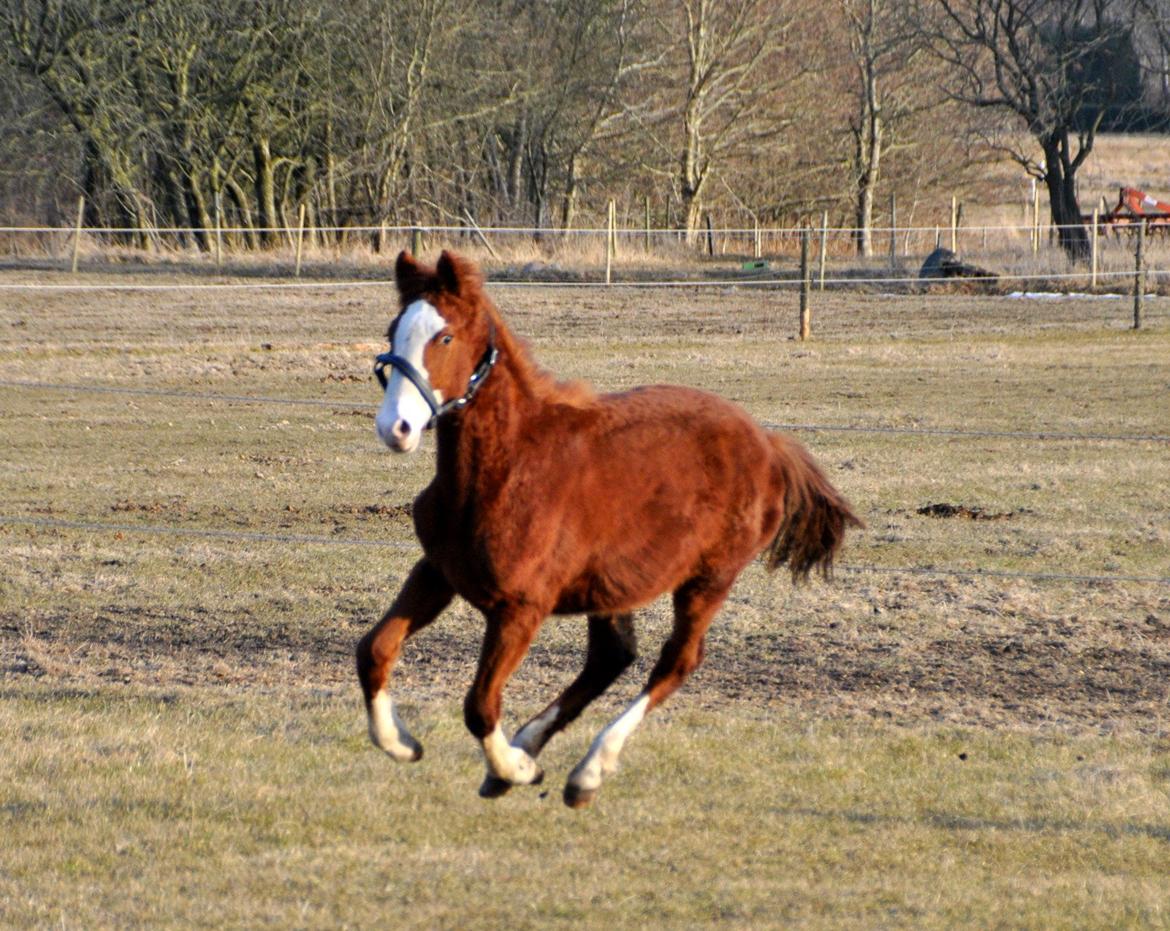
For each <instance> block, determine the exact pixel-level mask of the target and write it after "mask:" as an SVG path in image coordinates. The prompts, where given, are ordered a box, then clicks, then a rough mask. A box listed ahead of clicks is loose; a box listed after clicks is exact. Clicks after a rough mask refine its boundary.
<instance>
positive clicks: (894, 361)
mask: <svg viewBox="0 0 1170 931" xmlns="http://www.w3.org/2000/svg"><path fill="white" fill-rule="evenodd" d="M38 278H39V279H40V280H42V281H47V282H50V283H52V282H58V283H59V282H60V279H49V278H47V277H45V276H43V275H36V274H33V273H31V272H27V271H25V272H9V273H6V274H5V275H3V276H2V277H0V284H13V283H17V282H26V281H33V280H36V279H38ZM79 280H80V282H81V283H87V284H105V285H125V284H127V283H130V282H131V281H137V282H139V283H147V284H151V285H156V286H157V285H170V284H176V283H177V284H183V283H188V284H194V283H206V279H204V278H202V277H200V278H198V279H195V278H192V279H179V278H176V277H175V276H174V275H173V274H172V273H169V272H165V271H159V272H157V273H155V274H151V275H149V276H145V277H139V278H137V279H129V278H127V277H125V276H118V275H108V276H107V275H101V274H90V275H86V276H82V277H81V279H79ZM493 293H494V294H495V296H496V298H497V302H498V303H499V305H500V306H501V308H502V309H503V310H504V312H505V314H506V316H507V318H508V319H509V320H510V321H511V322H512V324H513V326H514V327H515V329H516V330H517V331H519V332H520V333H521V334H522V335H524V336H526V337H527V338H528V339H529V340H530V342H531V344H532V346H533V349H534V351H535V352H536V354H537V356H538V357H539V358H540V359H541V360H542V361H543V362H544V364H546V365H547V366H548V367H549V368H551V369H553V370H554V371H556V372H558V373H559V374H561V375H563V376H565V377H574V378H586V379H588V380H590V381H592V382H593V383H594V384H596V385H597V386H598V387H600V388H602V389H605V390H618V389H621V388H624V387H627V386H630V385H635V384H640V383H644V382H653V381H671V382H683V383H688V384H693V385H697V386H700V387H705V388H709V389H711V390H714V391H717V392H719V393H721V394H724V395H726V396H728V397H731V398H733V399H735V400H737V401H739V402H740V403H742V404H743V405H744V406H745V407H746V408H747V409H748V410H750V411H751V412H752V413H753V414H755V415H756V416H757V417H759V418H760V419H761V420H764V421H766V422H769V423H772V424H790V425H799V426H800V427H801V429H800V430H799V436H800V437H801V439H802V440H803V441H804V442H806V443H807V444H808V446H809V447H810V448H811V449H812V450H813V452H814V453H815V454H816V456H817V457H818V458H819V459H820V461H821V462H822V463H823V464H824V465H825V467H826V469H827V471H828V472H829V473H830V475H831V476H832V478H833V480H834V481H835V482H836V484H837V485H838V486H839V487H840V488H841V489H842V490H843V491H844V492H845V493H846V494H847V495H848V496H849V497H850V499H851V500H852V501H853V502H854V503H855V505H856V506H857V508H858V510H859V511H860V512H861V513H862V514H863V515H864V516H865V518H866V519H867V521H868V523H869V529H868V530H867V531H865V532H863V533H859V534H855V535H853V536H852V537H851V538H850V541H849V544H848V547H847V550H846V552H845V554H844V556H843V562H844V564H845V565H844V566H843V568H842V569H841V571H840V572H839V573H838V575H837V578H836V579H835V580H834V581H833V582H832V583H830V584H823V583H816V584H812V585H809V586H807V587H803V588H799V589H793V588H792V587H791V586H790V585H789V584H788V582H787V580H786V579H785V578H782V577H770V576H767V575H766V574H765V573H764V572H763V571H762V570H761V569H760V568H759V567H752V568H751V569H749V570H748V571H747V572H746V573H745V574H744V576H743V578H742V579H741V581H740V583H739V585H738V586H737V588H736V589H735V591H734V593H733V595H732V598H731V599H730V601H729V603H728V606H727V608H726V609H725V611H724V612H723V615H722V617H721V618H720V620H719V621H718V622H717V624H716V626H715V628H714V629H713V631H712V635H711V638H710V649H709V653H708V656H709V659H708V662H707V664H706V665H705V666H704V667H703V668H702V669H701V670H700V671H699V673H697V674H696V676H695V677H694V678H693V680H692V682H691V683H690V685H689V687H688V688H687V689H686V690H684V692H683V693H682V694H680V695H679V696H678V697H677V699H676V700H674V701H672V703H671V704H670V705H669V706H668V707H667V709H665V710H664V712H663V713H662V714H660V715H657V716H655V717H653V718H652V719H651V720H650V721H649V722H648V723H647V726H646V728H645V730H644V731H641V732H639V734H638V735H637V737H636V738H634V740H633V741H632V743H631V745H630V747H629V748H628V750H627V753H626V756H625V762H624V769H623V772H622V773H621V774H620V775H618V776H617V777H615V778H614V779H613V780H611V781H610V782H609V783H608V784H607V786H606V788H605V790H604V792H603V794H602V796H601V799H600V800H599V803H598V805H597V807H596V808H595V809H594V810H592V811H590V812H588V813H584V814H582V813H572V812H569V811H565V810H562V807H561V805H560V803H559V801H558V796H559V782H560V780H562V779H563V778H564V776H565V774H566V773H567V771H568V769H569V768H570V767H571V765H572V763H573V762H574V761H575V759H576V758H577V757H579V756H580V755H581V753H582V752H583V751H584V749H585V746H586V745H587V743H588V740H589V739H590V737H591V736H592V734H593V733H594V732H595V731H596V729H597V728H598V727H599V726H600V725H601V723H602V722H603V721H604V719H605V717H606V716H607V715H608V714H610V713H611V712H612V710H613V708H614V707H616V705H617V704H618V703H619V702H622V701H624V700H625V699H628V698H629V697H630V696H631V695H632V694H634V693H635V692H636V691H637V689H638V687H639V684H640V682H641V681H642V680H643V679H644V677H645V675H646V674H647V672H648V668H649V665H650V663H652V661H653V656H654V654H655V652H656V650H657V645H658V641H659V639H660V637H661V635H662V634H663V632H664V631H665V628H666V624H667V616H666V613H665V605H662V604H656V605H654V606H652V607H651V608H650V609H648V610H647V611H646V612H645V613H644V616H643V617H642V619H641V622H640V627H639V634H640V637H641V640H642V643H643V656H642V658H641V660H640V661H639V664H638V665H637V666H636V667H635V668H634V669H633V670H632V671H631V672H630V673H628V674H627V675H626V677H624V678H623V679H622V680H621V681H620V682H619V684H618V685H617V686H616V687H615V689H614V694H613V696H612V697H610V698H607V699H606V700H605V701H602V702H600V703H599V705H598V708H597V710H596V711H595V712H594V713H592V714H590V715H589V716H587V718H586V719H584V720H583V721H582V722H581V723H579V724H578V725H577V726H576V727H575V728H574V729H572V730H571V731H570V732H569V733H568V734H567V735H565V736H564V737H562V738H559V739H558V741H557V742H555V743H554V744H553V745H552V747H550V749H549V751H548V753H547V755H546V757H547V769H548V770H549V778H550V780H551V781H552V785H551V786H548V787H546V789H548V794H547V796H546V795H545V794H544V791H543V790H529V791H524V792H514V793H512V794H511V795H509V796H508V797H507V798H506V799H504V800H502V801H501V802H498V803H494V804H489V803H485V802H481V801H480V800H479V799H477V798H476V797H475V787H476V786H477V785H478V778H479V769H480V767H481V763H480V761H479V759H478V753H477V751H476V749H475V747H474V745H473V743H472V741H471V740H470V738H468V737H467V736H466V735H465V734H464V733H463V732H462V727H461V724H460V723H459V720H458V708H459V703H460V698H461V696H462V692H463V690H464V689H465V688H466V686H467V684H468V683H469V681H470V676H471V670H472V668H473V664H474V662H475V658H476V653H477V643H478V638H479V633H480V628H479V623H478V620H477V619H476V617H474V616H473V614H472V613H471V612H470V611H468V610H467V609H466V608H465V607H462V606H455V607H454V608H452V610H451V611H450V612H449V614H448V615H447V616H446V617H445V618H444V619H443V620H441V621H440V623H439V624H437V625H436V626H435V627H434V628H433V629H431V630H429V631H428V632H427V633H425V634H424V635H422V636H420V638H418V640H417V641H414V642H412V643H411V645H410V646H409V647H408V649H407V651H406V654H405V656H404V659H403V662H402V664H401V666H400V668H399V670H398V672H397V673H396V688H397V690H398V693H399V694H400V696H401V697H402V699H403V701H404V704H405V712H404V713H405V714H406V715H407V717H408V718H409V720H410V721H411V722H412V723H413V724H414V725H415V726H416V729H417V732H418V733H419V735H420V737H421V738H422V739H423V741H424V743H426V744H427V745H428V754H427V757H426V758H425V760H424V761H423V762H422V763H421V764H419V765H418V766H417V767H409V768H403V767H395V766H393V765H392V764H390V763H389V762H388V761H387V760H385V759H384V758H382V757H381V756H380V755H379V754H378V753H377V752H376V751H374V750H373V749H372V748H369V747H368V745H367V744H366V741H365V737H364V721H363V714H362V711H361V708H360V701H359V696H358V692H357V688H356V684H355V681H354V676H353V674H352V671H351V662H352V661H351V655H352V645H353V643H354V641H355V640H356V638H357V637H358V636H360V634H361V633H362V632H364V630H365V629H366V628H367V626H368V625H369V624H370V623H371V621H372V620H373V619H374V618H375V617H376V615H377V614H378V612H379V611H380V610H382V609H383V608H384V607H385V605H386V604H387V602H388V600H389V598H390V597H391V596H392V594H393V592H394V590H395V588H396V586H397V585H398V583H399V582H400V580H401V578H402V577H403V575H404V573H405V571H406V569H407V568H408V567H409V565H410V564H411V562H412V561H413V559H414V558H415V555H416V551H415V549H414V546H413V542H412V536H411V530H410V522H409V502H410V500H411V499H412V497H413V495H414V494H415V493H416V492H417V491H418V489H420V488H421V487H422V486H423V485H424V484H425V482H426V481H427V479H428V476H429V472H430V467H431V464H430V459H429V450H427V451H424V453H423V454H420V455H419V456H416V457H414V458H410V459H402V458H392V457H391V456H390V455H389V454H388V453H385V452H384V451H382V450H380V449H379V447H378V445H377V444H376V443H375V442H374V438H373V432H372V418H373V413H374V405H375V403H376V393H375V389H374V386H373V384H372V381H371V379H370V377H369V369H370V363H371V358H372V355H373V353H374V352H375V351H380V349H381V345H382V341H381V334H382V332H384V329H385V325H386V322H387V320H388V318H389V316H390V314H391V308H392V303H393V292H392V288H390V287H388V286H385V285H377V284H373V285H367V286H365V287H353V288H350V287H344V286H342V285H340V284H332V285H329V284H328V283H326V284H325V286H323V287H320V288H312V289H298V290H276V289H257V288H241V289H221V290H195V289H186V290H184V289H177V290H159V291H113V290H96V291H80V292H73V291H45V290H40V291H13V290H10V291H2V292H0V397H2V398H3V405H4V420H3V423H4V427H3V446H2V452H0V489H2V492H3V494H2V499H3V506H2V507H0V511H2V512H3V520H0V548H2V553H0V677H2V683H3V684H2V688H0V740H2V741H3V753H0V825H2V831H3V836H4V838H5V843H4V844H3V845H2V846H0V924H6V925H8V924H11V925H29V924H35V925H48V924H53V925H64V926H67V927H95V926H120V927H124V926H128V925H137V924H151V925H159V924H162V925H174V924H197V925H216V926H223V925H228V926H231V925H235V926H243V925H258V924H276V923H281V924H292V925H296V926H303V925H314V926H340V925H350V926H359V927H361V926H367V925H371V924H374V923H385V924H390V925H394V926H397V925H403V926H417V927H434V926H443V927H454V926H460V927H462V926H467V925H469V924H480V925H486V926H493V925H498V924H503V923H504V922H505V921H506V922H508V923H509V924H511V925H515V926H518V927H529V926H533V927H534V926H537V925H540V926H548V925H561V926H567V925H573V926H580V925H581V924H582V923H588V924H599V925H600V924H606V925H612V926H616V927H625V926H639V927H641V926H645V925H646V924H647V923H657V924H661V925H664V926H693V925H695V924H697V923H700V922H704V923H705V922H715V923H722V924H725V925H728V926H743V927H747V926H753V927H759V926H762V925H784V924H791V923H799V924H803V925H811V926H817V925H824V926H829V925H841V924H854V925H856V924H861V925H866V926H897V925H913V926H918V927H921V926H933V927H944V926H945V927H950V926H953V925H955V924H957V923H968V924H970V923H976V924H980V925H991V924H1007V925H1012V926H1033V927H1057V926H1073V925H1075V926H1080V927H1083V926H1097V927H1118V926H1123V925H1127V924H1128V925H1150V924H1155V925H1157V924H1165V923H1167V922H1168V921H1170V893H1168V892H1167V891H1166V889H1165V883H1164V864H1165V862H1166V859H1167V856H1168V854H1170V738H1168V735H1167V729H1166V722H1167V713H1168V711H1170V701H1168V698H1170V684H1168V683H1170V585H1167V584H1166V582H1165V580H1166V578H1167V577H1168V576H1170V456H1168V455H1167V453H1168V451H1170V450H1168V444H1167V440H1166V437H1167V435H1168V434H1170V408H1168V405H1167V398H1168V397H1170V365H1168V363H1167V361H1166V360H1167V359H1170V315H1168V313H1167V304H1166V303H1165V299H1154V300H1153V301H1152V302H1151V305H1150V307H1149V308H1148V312H1147V326H1146V327H1145V328H1144V329H1143V330H1141V331H1138V332H1134V331H1131V330H1129V329H1128V325H1129V306H1128V304H1127V303H1126V302H1125V301H1121V300H1105V299H1090V298H1074V299H1062V300H1051V301H1023V300H1018V299H1012V298H1009V297H1005V296H998V295H996V296H972V295H954V294H952V295H941V294H926V295H922V294H919V295H876V294H870V295H865V294H850V293H844V292H833V293H829V294H826V295H820V296H818V297H817V301H816V305H815V310H814V314H815V316H814V333H815V339H814V340H813V341H812V342H811V343H805V344H802V343H798V342H795V341H793V340H792V339H791V333H792V332H793V330H794V328H795V314H796V307H795V297H794V296H793V295H792V294H790V293H781V292H776V291H759V290H752V289H750V288H744V287H740V288H736V287H733V286H730V285H729V286H727V287H724V288H720V289H711V288H687V289H675V290H670V291H662V290H653V291H650V290H637V289H632V288H613V289H591V290H587V291H578V290H561V289H555V288H552V287H547V286H541V287H518V286H505V285H503V284H501V285H499V286H498V287H496V288H495V289H494V292H493ZM809 426H816V427H818V429H804V428H806V427H809ZM948 431H960V432H959V433H953V432H948ZM972 434H974V435H972ZM1005 434H1008V435H1005ZM1053 434H1055V435H1056V436H1053ZM1086 437H1094V438H1091V439H1089V438H1086ZM1101 437H1113V439H1102V438H1101ZM932 505H945V506H947V507H943V508H933V509H932V508H931V506H932ZM924 509H925V511H926V513H920V511H923V510H924ZM939 513H942V514H950V515H951V516H934V515H937V514H939ZM988 573H999V574H998V575H989V574H988ZM1158 580H1161V581H1158ZM582 634H583V631H582V628H581V625H580V623H579V622H578V621H576V620H573V619H567V620H557V621H553V622H550V623H549V624H548V625H547V627H546V629H545V631H544V632H543V633H542V636H541V638H540V639H539V641H538V643H537V644H536V646H535V647H534V649H533V651H532V654H531V656H530V658H529V661H528V663H527V664H526V665H525V667H523V668H522V670H521V672H520V673H519V674H518V675H517V677H516V679H515V680H514V684H513V686H512V687H511V688H510V689H509V693H508V701H509V708H510V714H509V720H510V721H511V722H512V723H513V724H514V723H515V722H516V721H518V720H520V719H521V718H523V717H524V716H525V715H526V714H527V713H529V712H531V711H532V710H534V709H535V708H537V707H538V706H539V705H540V704H541V703H542V701H543V700H546V699H547V698H548V696H549V695H550V694H551V693H552V692H553V691H554V690H555V689H557V688H559V687H560V685H561V684H563V683H564V681H566V679H567V678H569V677H571V675H572V674H573V673H574V671H575V669H576V666H577V665H578V663H579V662H580V649H581V645H582V641H583V636H582Z"/></svg>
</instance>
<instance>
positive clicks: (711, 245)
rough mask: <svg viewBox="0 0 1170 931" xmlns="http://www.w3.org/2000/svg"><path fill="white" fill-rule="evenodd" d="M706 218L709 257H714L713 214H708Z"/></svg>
mask: <svg viewBox="0 0 1170 931" xmlns="http://www.w3.org/2000/svg"><path fill="white" fill-rule="evenodd" d="M704 216H705V217H706V218H707V255H712V256H713V255H714V254H715V231H714V230H713V229H711V214H710V213H706V214H704Z"/></svg>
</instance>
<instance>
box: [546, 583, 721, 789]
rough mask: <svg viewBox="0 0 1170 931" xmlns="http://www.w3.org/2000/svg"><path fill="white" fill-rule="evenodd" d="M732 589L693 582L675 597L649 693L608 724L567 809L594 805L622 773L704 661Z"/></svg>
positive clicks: (574, 781)
mask: <svg viewBox="0 0 1170 931" xmlns="http://www.w3.org/2000/svg"><path fill="white" fill-rule="evenodd" d="M730 587H731V585H730V583H726V584H713V583H711V582H710V581H708V580H705V579H693V580H691V581H690V582H688V583H687V584H685V585H683V586H682V587H681V588H679V589H678V590H677V591H676V592H675V593H674V631H673V633H672V634H671V636H670V639H669V640H667V641H666V643H665V644H663V646H662V652H661V653H660V654H659V657H658V662H657V663H656V664H655V666H654V669H653V671H652V672H651V673H650V678H649V680H648V681H647V683H646V688H645V690H644V691H643V692H642V694H641V695H639V696H638V697H637V699H636V700H635V701H634V702H633V703H632V704H630V706H629V707H627V708H626V710H625V711H623V712H622V713H621V714H620V715H618V716H617V717H616V718H614V719H613V720H612V721H611V722H610V723H609V724H608V725H606V727H605V728H604V729H603V730H602V731H601V733H600V734H598V735H597V737H596V739H595V740H594V741H593V744H592V745H591V746H590V748H589V752H588V753H587V754H585V757H584V759H582V760H581V762H580V763H578V764H577V766H576V767H575V768H574V769H573V771H572V772H571V773H570V774H569V781H568V782H567V783H566V785H565V804H566V805H570V806H572V807H573V808H580V807H582V806H584V805H588V804H589V803H590V802H592V801H593V799H594V798H595V797H596V796H597V793H598V791H599V790H600V789H601V783H602V780H603V779H605V778H606V777H608V776H610V775H612V774H613V773H614V772H616V771H617V766H618V757H619V756H620V755H621V751H622V747H623V745H624V744H625V742H626V740H627V739H628V738H629V736H630V735H631V734H632V733H633V732H634V730H635V729H636V728H637V727H638V725H639V724H641V723H642V719H643V718H644V717H645V716H646V714H647V712H649V711H651V710H652V709H654V708H656V707H657V706H658V705H660V704H662V702H664V701H665V700H666V699H667V698H668V697H669V696H670V695H671V694H673V693H674V692H675V691H676V690H677V689H678V687H679V686H680V685H682V684H683V682H684V681H686V678H687V676H689V675H690V674H691V673H692V672H693V671H694V670H695V668H696V667H698V665H699V663H701V662H702V661H703V638H704V637H705V636H706V634H707V628H708V627H709V626H710V625H711V620H712V618H714V617H715V614H716V612H717V611H718V610H719V606H720V605H722V604H723V599H724V598H726V597H727V592H728V589H729V588H730Z"/></svg>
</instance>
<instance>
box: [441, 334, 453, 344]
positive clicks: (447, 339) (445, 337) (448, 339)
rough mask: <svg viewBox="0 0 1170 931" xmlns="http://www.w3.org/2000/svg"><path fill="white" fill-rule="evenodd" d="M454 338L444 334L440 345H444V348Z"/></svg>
mask: <svg viewBox="0 0 1170 931" xmlns="http://www.w3.org/2000/svg"><path fill="white" fill-rule="evenodd" d="M454 338H455V337H454V336H452V335H451V334H450V333H448V334H446V335H445V336H444V337H443V339H442V343H443V345H444V346H446V345H447V344H448V343H450V342H451V340H453V339H454Z"/></svg>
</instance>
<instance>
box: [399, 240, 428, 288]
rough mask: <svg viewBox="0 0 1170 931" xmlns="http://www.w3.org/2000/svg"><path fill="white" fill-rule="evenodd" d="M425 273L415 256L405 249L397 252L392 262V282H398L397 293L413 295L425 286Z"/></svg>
mask: <svg viewBox="0 0 1170 931" xmlns="http://www.w3.org/2000/svg"><path fill="white" fill-rule="evenodd" d="M427 277H428V275H427V273H426V271H425V270H424V268H422V265H420V264H419V263H418V260H415V257H414V256H413V255H411V254H409V253H408V251H406V250H405V249H404V250H402V251H400V253H399V254H398V260H397V261H395V262H394V282H395V283H397V284H398V294H399V295H401V296H402V297H414V296H415V295H418V294H420V292H421V291H422V290H425V288H426V280H427Z"/></svg>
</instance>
